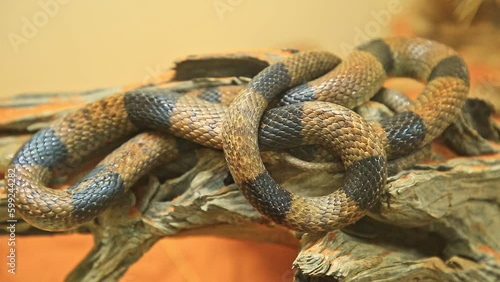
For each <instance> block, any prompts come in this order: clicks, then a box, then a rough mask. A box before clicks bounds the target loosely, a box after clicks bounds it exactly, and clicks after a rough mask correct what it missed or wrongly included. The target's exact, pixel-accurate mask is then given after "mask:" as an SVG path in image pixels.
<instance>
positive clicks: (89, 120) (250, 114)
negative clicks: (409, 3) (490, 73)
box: [11, 37, 469, 232]
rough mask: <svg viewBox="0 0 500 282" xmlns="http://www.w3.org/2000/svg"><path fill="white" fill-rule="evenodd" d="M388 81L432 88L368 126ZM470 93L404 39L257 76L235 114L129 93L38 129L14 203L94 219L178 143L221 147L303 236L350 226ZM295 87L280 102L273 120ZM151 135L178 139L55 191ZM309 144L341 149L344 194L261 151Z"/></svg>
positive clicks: (135, 152) (444, 55) (304, 55)
mask: <svg viewBox="0 0 500 282" xmlns="http://www.w3.org/2000/svg"><path fill="white" fill-rule="evenodd" d="M337 65H338V66H337ZM332 69H333V70H332ZM321 75H323V76H321ZM320 76H321V77H320ZM389 76H405V77H412V78H415V79H418V80H420V81H423V82H425V83H426V87H425V88H424V90H423V92H422V94H421V95H420V96H419V97H418V99H417V100H416V101H414V102H412V103H411V104H410V105H409V107H408V108H407V110H406V111H403V112H401V113H397V114H396V115H395V116H394V117H392V118H390V119H387V120H383V121H382V122H380V123H367V122H365V121H364V120H363V119H361V118H360V117H359V116H358V115H357V114H355V113H354V112H352V111H350V110H348V108H347V107H353V106H356V105H359V104H360V103H362V102H363V101H365V100H366V99H369V98H370V97H371V96H373V95H375V93H376V92H377V91H378V89H380V87H381V86H382V84H383V82H384V80H385V79H386V78H387V77H389ZM317 77H319V78H317ZM315 78H317V79H315ZM313 79H314V80H313ZM468 86H469V82H468V73H467V68H466V67H465V64H464V63H463V61H462V59H461V58H460V57H459V56H458V55H457V54H456V53H455V52H454V51H452V50H451V49H450V48H448V47H446V46H444V45H441V44H439V43H436V42H433V41H429V40H424V39H418V38H402V37H395V38H388V39H383V40H374V41H371V42H369V43H367V44H365V45H362V46H360V47H359V48H358V49H357V50H355V51H353V53H352V54H351V55H349V56H348V57H347V58H346V60H344V61H342V62H340V60H339V59H338V58H337V57H336V56H334V55H332V54H330V53H327V52H299V53H297V54H294V55H292V56H290V57H288V58H286V59H284V60H283V61H281V62H279V63H276V64H274V65H271V66H269V67H268V68H266V69H264V70H263V71H262V72H260V73H259V74H258V75H256V76H255V77H254V78H253V79H252V80H251V81H250V83H249V84H248V85H246V86H245V87H244V89H243V90H241V91H240V93H239V94H238V96H237V97H236V98H235V99H234V101H232V103H231V104H230V105H229V107H225V106H223V105H221V104H218V103H214V102H221V101H220V100H217V99H218V98H217V95H214V94H210V93H209V92H206V93H205V94H204V95H199V97H198V98H196V97H190V96H189V95H180V94H177V93H167V92H168V91H165V90H161V89H160V90H144V89H138V90H132V91H129V92H126V93H124V94H118V95H114V96H111V97H108V98H105V99H103V100H100V101H97V102H94V103H91V104H89V105H86V106H84V107H83V108H81V109H79V110H77V111H76V112H73V113H70V114H68V115H66V116H65V117H63V118H61V119H60V120H58V121H56V122H55V123H53V124H52V125H51V126H50V127H48V128H45V129H42V130H40V131H39V132H37V133H36V134H35V135H34V136H33V137H32V139H31V140H29V141H28V142H27V143H26V144H25V145H24V146H23V147H22V148H21V149H20V150H19V151H18V153H17V154H16V156H15V157H14V159H13V161H12V163H11V168H12V169H13V170H14V171H15V173H14V175H13V176H12V180H13V181H14V183H15V187H16V189H17V191H16V205H17V208H18V211H19V212H20V213H21V215H22V217H23V218H24V219H25V220H27V221H28V222H30V223H31V224H33V225H35V226H37V227H39V228H42V229H47V230H64V229H69V228H73V227H75V226H77V225H79V224H82V223H84V222H87V221H89V220H91V219H93V218H94V217H95V216H97V215H98V214H99V213H101V212H102V211H103V210H104V209H106V208H107V207H108V206H109V204H111V203H112V202H113V201H114V199H115V198H116V196H117V195H119V194H120V193H122V192H123V191H124V190H126V189H128V188H129V187H131V185H132V184H133V183H134V182H135V181H136V180H137V179H138V178H139V177H140V176H142V175H143V174H144V173H145V172H146V171H147V170H149V169H151V168H152V167H154V166H156V165H158V164H159V163H161V162H164V161H169V160H172V159H173V158H174V157H175V156H176V155H177V154H178V153H179V152H181V151H183V150H186V149H189V146H187V147H186V145H185V144H186V142H180V141H179V139H177V138H174V137H173V136H176V137H181V138H183V139H187V140H189V141H192V142H194V143H197V144H200V145H203V146H207V147H210V148H215V149H223V150H224V153H225V157H226V161H227V163H228V167H229V170H230V172H231V174H232V176H233V178H234V181H235V183H236V185H237V186H238V187H239V188H240V189H241V191H242V192H243V195H244V196H245V197H246V198H247V199H248V200H249V202H250V203H251V204H252V205H253V206H254V207H255V208H256V209H257V210H258V211H259V212H261V213H262V214H263V215H265V216H266V217H268V218H269V219H271V220H273V221H275V222H277V223H279V224H283V225H285V226H287V227H290V228H292V229H295V230H299V231H306V232H318V231H328V230H332V229H336V228H342V227H343V226H345V225H347V224H350V223H353V222H355V221H356V220H358V219H359V218H360V217H362V216H363V215H364V214H366V212H367V210H368V209H370V208H371V207H372V206H373V205H374V204H375V203H376V201H377V200H378V198H379V196H380V194H381V192H382V190H383V187H384V185H385V181H386V175H387V168H386V158H387V157H389V158H396V157H398V156H401V155H405V154H409V153H411V152H413V151H415V150H417V149H420V148H422V147H423V146H425V145H426V144H428V143H430V142H431V141H432V140H433V139H434V138H436V137H437V136H438V135H439V134H440V133H441V132H442V131H443V130H444V129H445V128H446V127H447V126H448V125H449V124H450V123H451V122H452V121H453V120H454V119H455V118H456V117H457V115H458V114H459V111H460V109H461V107H462V105H463V103H464V101H465V97H466V94H467V92H468ZM288 89H291V90H288ZM287 90H288V92H286V93H285V95H284V97H283V98H281V100H280V101H279V102H278V104H279V105H280V106H281V107H278V108H273V109H270V110H268V111H266V113H265V114H264V111H265V109H266V107H267V105H268V104H269V102H270V101H271V100H273V99H274V98H275V97H276V96H277V95H279V94H280V93H283V92H285V91H287ZM200 98H201V99H200ZM330 102H335V103H337V104H340V105H336V104H332V103H330ZM263 115H264V116H263ZM145 128H147V129H156V130H160V131H163V132H166V133H169V134H170V135H164V134H160V133H153V132H145V133H141V134H139V135H137V136H136V137H134V138H133V139H131V140H129V141H127V142H126V143H124V144H123V145H122V146H121V147H120V148H118V149H117V150H115V152H113V153H112V154H111V155H109V156H108V157H106V158H105V159H104V160H103V161H102V162H101V163H100V164H99V165H98V166H97V167H96V168H95V169H94V170H93V171H92V172H90V173H89V174H88V175H87V176H86V177H84V178H83V179H82V180H81V181H79V182H78V183H76V184H75V185H73V186H71V187H70V188H69V189H66V190H54V189H50V188H48V187H46V185H47V183H48V181H49V180H50V178H51V175H52V174H53V173H54V171H57V170H58V168H65V167H74V166H76V165H77V164H78V163H79V162H80V161H81V160H82V159H84V158H85V157H86V156H88V155H90V154H92V152H95V150H97V149H98V148H100V147H102V146H103V145H104V144H108V143H110V142H114V141H117V140H120V139H122V138H124V137H126V136H131V135H133V134H136V133H137V132H139V130H141V129H145ZM172 135H173V136H172ZM304 144H321V145H323V146H326V147H327V148H328V149H329V150H331V151H334V152H336V153H338V154H339V156H340V158H341V160H342V162H343V163H344V166H345V168H346V176H345V183H344V186H343V187H342V188H341V189H339V190H337V191H335V192H333V193H332V194H330V195H327V196H323V197H314V198H306V197H300V196H297V195H294V194H291V193H289V192H288V191H286V190H284V189H282V188H281V187H280V186H279V184H278V183H276V182H275V181H274V180H273V179H272V177H271V176H270V175H269V173H268V172H267V171H266V169H265V167H264V165H263V163H262V160H261V158H260V149H280V148H289V147H294V146H298V145H304ZM259 146H260V149H259Z"/></svg>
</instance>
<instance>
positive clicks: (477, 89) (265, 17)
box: [0, 0, 500, 282]
mask: <svg viewBox="0 0 500 282" xmlns="http://www.w3.org/2000/svg"><path fill="white" fill-rule="evenodd" d="M499 5H500V3H499V1H496V0H490V1H486V0H485V1H481V0H464V1H458V0H448V1H439V2H437V1H403V0H376V1H373V0H363V1H327V0H319V1H314V2H307V1H299V0H290V1H286V2H285V1H264V0H254V1H247V0H205V1H201V0H198V1H147V2H146V1H144V2H138V1H130V0H123V1H97V0H88V1H76V0H39V1H1V2H0V11H1V12H0V34H1V35H2V36H1V39H0V40H1V44H0V61H1V64H0V77H1V84H0V97H9V96H12V95H15V94H19V93H27V92H29V93H34V92H58V91H81V90H88V89H94V88H102V87H111V86H120V85H126V84H130V83H137V82H142V81H145V80H147V79H150V78H152V77H154V76H155V75H157V74H158V73H159V72H160V71H161V70H163V69H166V68H168V67H170V66H172V62H173V61H174V60H175V59H176V58H179V57H182V56H185V55H190V54H203V53H213V52H222V51H235V50H241V49H256V48H299V49H325V50H329V51H332V52H335V53H337V54H338V55H340V56H345V54H347V53H348V52H349V50H351V49H352V48H354V47H355V46H356V45H359V44H360V43H363V42H365V41H368V40H369V39H372V38H376V37H381V36H385V35H394V34H398V35H419V36H424V37H428V38H431V39H435V40H438V41H441V42H443V43H446V44H448V45H450V46H452V47H454V48H455V49H457V50H458V51H459V52H460V53H461V54H462V55H463V56H464V57H465V60H466V62H467V64H468V65H469V67H470V69H471V73H472V75H471V76H472V83H473V89H472V91H471V94H472V95H473V96H478V97H481V98H484V99H488V100H490V101H491V102H493V103H495V104H496V106H497V108H498V107H499V106H500V102H499V98H498V97H499V95H498V93H499V89H500V75H499V65H500V54H498V47H500V36H499V35H500V32H499V27H500V12H499ZM0 110H1V109H0ZM0 116H2V114H0ZM3 238H5V236H2V237H0V243H1V245H0V250H1V252H2V253H1V254H0V257H2V258H4V252H5V253H6V250H5V247H6V245H5V244H4V243H3V242H4V240H3ZM18 240H19V241H18V258H19V260H18V273H17V274H16V275H14V276H12V275H8V276H6V275H7V274H6V266H5V263H0V281H31V280H33V279H35V277H36V280H37V281H61V280H63V279H64V277H65V275H67V274H68V273H69V272H70V270H71V269H72V268H73V267H75V265H76V264H77V263H78V262H79V261H80V260H81V259H82V258H83V257H84V255H85V254H86V253H87V252H88V251H89V250H90V249H91V247H92V244H93V242H92V237H91V236H90V235H87V236H86V235H66V236H62V235H57V236H50V237H47V236H41V237H32V238H18ZM295 255H296V250H295V249H293V248H290V247H283V246H275V245H270V244H259V243H253V242H240V241H233V240H227V239H221V238H207V237H202V238H200V237H196V238H183V239H164V240H162V241H161V242H160V243H158V244H156V245H155V247H154V248H153V249H152V250H151V251H150V252H148V253H147V254H146V255H145V256H144V257H143V258H142V259H141V260H140V261H139V262H138V263H137V264H135V265H134V266H133V267H132V268H131V269H130V270H129V271H128V272H127V273H126V275H125V277H123V278H122V281H174V282H175V281H194V282H196V281H291V279H292V277H293V275H292V274H293V273H292V271H291V264H292V262H293V259H294V257H295ZM1 261H3V259H2V260H1Z"/></svg>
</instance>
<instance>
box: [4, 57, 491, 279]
mask: <svg viewBox="0 0 500 282" xmlns="http://www.w3.org/2000/svg"><path fill="white" fill-rule="evenodd" d="M242 54H244V55H241V56H238V55H237V54H236V55H235V54H232V55H230V56H228V55H223V56H222V58H223V60H220V59H217V58H216V59H214V60H213V61H212V62H215V63H214V66H218V67H220V66H221V64H222V65H227V64H229V65H231V64H232V63H231V60H233V59H234V58H237V60H236V61H234V64H237V65H238V67H237V68H233V69H231V72H237V73H238V74H239V75H243V76H245V72H239V71H238V70H235V69H238V68H242V69H240V70H245V68H244V65H245V61H246V62H250V64H252V65H253V66H254V67H255V66H259V67H263V66H265V64H264V63H262V61H264V62H268V63H271V62H272V60H277V58H276V56H278V55H276V54H280V53H279V52H275V53H272V54H275V55H272V56H270V58H272V59H266V58H268V57H269V56H267V55H253V56H254V57H256V58H258V61H259V63H258V64H255V59H248V60H242V59H241V58H242V57H244V58H248V57H252V55H248V54H251V53H248V52H247V53H242ZM285 55H286V54H285ZM266 56H267V57H266ZM199 58H202V60H203V66H204V67H206V69H208V70H210V69H211V68H210V63H207V61H208V62H209V61H210V60H207V57H203V56H202V57H188V58H187V59H185V60H181V61H179V62H178V64H177V66H179V65H182V64H183V62H186V60H188V61H189V63H188V64H186V65H183V67H178V68H177V71H179V69H181V70H183V71H186V73H184V74H183V75H179V74H178V73H176V72H175V70H172V71H166V72H165V73H162V74H160V75H159V76H158V77H157V78H155V79H153V80H152V81H153V82H155V83H157V84H155V83H151V82H147V83H145V84H141V85H135V86H127V87H117V88H110V89H104V90H95V91H89V92H83V93H70V94H64V93H63V94H55V93H53V94H47V95H45V96H42V97H41V98H34V97H35V96H32V95H30V96H26V95H24V96H16V97H13V98H11V99H8V100H3V101H0V104H2V106H4V108H3V109H7V110H9V111H10V112H9V115H8V118H6V119H4V120H3V121H2V122H1V123H0V134H1V136H2V137H0V169H2V170H4V169H5V166H6V165H7V163H8V160H9V159H11V158H12V156H13V154H14V152H15V150H17V148H18V147H19V146H21V145H22V144H23V143H24V142H25V141H26V140H27V138H29V136H30V134H31V133H32V132H33V131H34V130H36V129H38V128H40V127H42V126H44V125H46V123H47V122H50V121H51V120H52V119H54V118H56V117H57V116H60V115H61V114H63V113H64V112H67V111H68V110H71V109H75V108H77V107H79V106H80V105H81V104H82V103H85V102H89V101H93V100H95V99H99V98H101V97H102V96H103V95H111V94H112V93H116V92H119V91H124V90H126V89H130V88H134V87H166V88H169V89H174V90H180V91H186V90H189V89H194V88H199V87H206V86H212V85H224V84H235V83H244V82H245V81H246V79H245V77H219V78H213V77H210V78H201V76H207V75H208V76H215V74H218V75H221V76H227V74H228V73H227V72H222V73H221V72H219V71H217V72H210V71H207V72H206V73H204V74H203V73H202V74H200V71H199V69H201V68H196V61H197V60H198V59H199ZM262 58H264V59H262ZM266 60H267V61H266ZM193 68H194V69H197V72H196V76H197V77H198V78H196V79H195V80H189V81H177V80H175V78H176V77H177V78H179V77H180V78H182V79H190V78H191V77H189V76H187V77H185V76H186V75H188V74H189V73H190V72H193ZM214 69H216V68H214ZM250 69H251V70H252V68H250ZM253 72H254V71H252V73H253ZM54 97H58V98H57V99H55V98H54ZM372 104H373V105H375V108H379V107H380V105H376V104H375V103H372ZM46 105H51V106H50V107H49V106H46ZM52 106H53V107H52ZM368 106H369V105H368ZM469 106H470V105H469ZM483 106H484V107H486V108H477V109H474V110H477V111H478V112H483V113H484V112H485V111H486V110H485V109H489V108H488V106H487V105H486V104H485V105H483ZM41 109H46V110H44V111H42V110H41ZM365 110H366V112H367V113H368V112H370V113H371V112H372V111H371V110H369V109H365ZM464 110H467V111H468V113H465V114H463V119H461V120H459V121H458V122H457V123H456V124H455V125H454V127H455V128H453V127H452V128H450V129H449V130H448V132H447V133H446V136H445V138H444V139H445V141H447V142H448V144H452V146H453V147H454V148H455V149H456V150H459V151H460V150H462V151H460V152H461V153H464V154H468V155H471V156H469V157H455V158H451V159H449V158H447V157H445V156H444V155H441V154H439V153H440V152H441V151H440V150H436V148H437V147H439V146H435V148H434V150H433V152H434V153H433V155H432V158H431V159H430V160H427V161H426V162H425V163H423V164H419V165H417V166H415V167H413V168H412V169H409V170H405V171H401V172H400V173H398V174H396V175H393V176H391V177H390V179H389V185H388V187H387V190H386V193H385V195H384V197H383V199H382V201H381V202H380V204H379V205H378V206H377V207H376V208H374V209H373V210H372V211H371V212H370V215H369V216H368V217H365V218H364V219H363V220H361V221H360V222H358V223H356V224H355V225H353V226H350V227H349V228H346V229H345V230H339V231H335V232H330V233H328V234H301V233H296V232H291V231H289V230H287V229H285V228H283V227H281V226H277V225H275V224H273V223H270V222H269V221H268V220H266V219H265V218H263V217H262V216H261V215H260V214H259V213H257V212H256V211H255V210H254V209H253V208H252V207H251V206H250V205H249V204H248V202H247V201H246V200H245V198H244V197H243V196H242V194H241V193H240V192H239V190H238V189H237V187H236V186H235V185H234V184H230V185H226V184H225V183H227V181H226V180H227V179H228V176H229V172H228V169H227V167H226V165H225V161H224V158H223V154H222V152H219V151H215V150H211V149H198V150H196V151H193V152H188V153H185V154H184V155H182V156H181V157H180V158H179V159H178V161H176V162H175V163H170V164H165V165H163V166H162V167H160V168H158V169H156V170H155V171H153V172H151V173H150V174H149V175H148V176H146V177H144V178H143V179H141V180H140V181H139V182H138V183H137V184H136V185H135V186H134V188H133V189H132V191H130V192H128V193H127V194H126V195H124V196H123V197H121V198H120V199H119V200H118V202H117V203H116V204H115V205H113V206H112V207H111V208H110V209H108V210H107V211H106V212H105V213H104V214H102V215H101V216H99V217H98V218H97V219H95V220H94V221H93V222H91V223H89V224H86V225H84V226H82V227H80V228H79V229H78V230H77V231H78V232H91V233H92V234H93V236H94V237H95V242H96V244H95V246H94V248H93V249H92V250H91V251H90V253H89V254H88V255H87V256H86V258H85V259H84V260H83V261H82V262H81V263H80V265H79V266H78V267H77V268H76V269H75V270H74V271H73V272H72V273H71V274H70V275H69V276H68V278H67V280H68V281H116V280H118V279H119V278H120V277H121V276H122V275H123V273H125V271H126V270H127V269H128V267H129V266H130V265H132V264H133V263H135V262H136V261H137V260H138V259H139V258H140V257H141V256H142V254H144V253H145V252H147V251H148V250H149V248H151V246H153V245H154V243H156V242H157V241H158V240H160V239H161V238H164V237H170V236H196V235H199V234H204V235H207V234H210V235H216V236H224V237H230V238H237V239H242V240H257V241H263V242H273V243H277V244H285V245H290V246H297V248H298V250H299V253H298V256H297V259H296V260H295V262H294V265H293V266H294V268H295V269H296V275H295V280H296V281H337V280H341V281H389V280H390V281H408V280H412V279H414V280H426V281H427V280H431V281H496V280H498V279H500V236H497V235H498V234H500V220H499V217H498V214H499V209H500V208H499V207H500V196H499V195H500V193H499V192H500V154H499V153H498V150H499V146H498V145H496V144H494V143H492V142H491V141H488V140H486V138H485V137H487V138H488V139H493V140H497V141H498V135H499V134H498V133H499V132H500V131H499V130H498V126H497V125H496V123H495V122H493V121H492V120H491V118H490V114H491V113H492V112H491V111H490V112H489V113H488V115H486V116H481V118H482V119H477V117H478V115H477V114H475V113H477V112H474V111H471V109H470V108H464ZM361 111H363V109H361ZM383 111H386V109H384V110H383ZM376 112H378V111H376ZM375 115H377V114H375ZM479 126H481V127H482V129H480V130H479V131H480V134H478V133H477V131H476V130H477V129H478V127H479ZM440 146H441V147H439V148H442V145H440ZM478 153H489V155H486V156H476V154H478ZM268 168H269V170H270V171H271V173H272V175H273V176H274V177H275V178H276V179H277V181H278V182H280V183H281V184H282V185H283V186H284V187H285V188H286V189H288V190H290V191H292V192H294V193H298V194H301V195H308V196H317V195H324V194H327V193H329V192H331V191H332V190H333V189H336V188H338V187H340V186H341V185H342V182H343V178H342V177H343V176H342V174H333V173H329V172H310V171H309V172H307V171H300V170H298V169H296V168H293V167H289V166H285V165H283V164H282V163H280V164H272V163H270V164H268ZM79 173H81V172H79ZM159 179H167V180H165V181H160V180H159ZM65 180H67V179H66V178H65V177H64V176H58V179H56V181H65ZM1 185H5V184H4V183H3V182H2V183H1ZM0 191H2V192H0V222H2V223H5V221H6V219H7V213H6V208H5V207H6V195H5V193H3V189H0ZM3 230H5V229H4V228H2V231H3ZM16 232H17V234H18V235H23V234H24V235H35V234H43V233H45V232H42V231H39V230H37V229H35V228H33V227H30V226H29V225H28V224H26V223H24V224H23V223H21V222H19V223H18V225H17V230H16Z"/></svg>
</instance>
